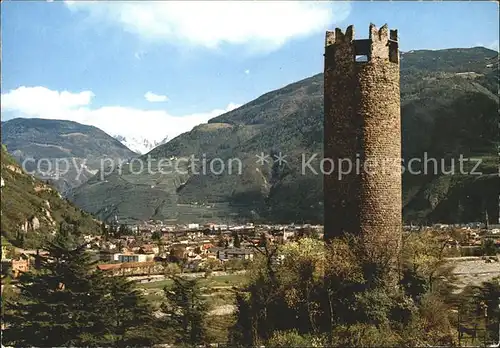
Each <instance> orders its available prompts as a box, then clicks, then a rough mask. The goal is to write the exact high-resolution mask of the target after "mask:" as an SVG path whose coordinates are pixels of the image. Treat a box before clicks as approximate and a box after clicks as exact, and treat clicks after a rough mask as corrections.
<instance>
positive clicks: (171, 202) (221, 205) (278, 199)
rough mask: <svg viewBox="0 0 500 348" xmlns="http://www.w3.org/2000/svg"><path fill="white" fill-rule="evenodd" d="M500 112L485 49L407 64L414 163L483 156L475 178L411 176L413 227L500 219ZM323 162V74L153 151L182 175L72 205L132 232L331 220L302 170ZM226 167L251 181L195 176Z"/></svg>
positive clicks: (85, 188) (407, 197)
mask: <svg viewBox="0 0 500 348" xmlns="http://www.w3.org/2000/svg"><path fill="white" fill-rule="evenodd" d="M498 103H499V98H498V52H495V51H492V50H489V49H486V48H482V47H476V48H471V49H447V50H436V51H430V50H421V51H411V52H406V53H403V54H402V55H401V111H402V146H403V153H402V156H403V159H405V160H408V159H410V158H414V157H420V158H422V156H424V155H427V156H429V157H431V156H432V157H435V158H443V159H444V160H446V161H447V162H446V163H447V164H446V167H449V166H450V165H451V161H452V160H453V159H455V158H458V156H459V155H460V154H462V155H463V156H465V157H468V158H472V157H473V158H478V159H479V160H480V162H481V163H480V165H479V167H478V168H476V170H477V171H481V173H482V174H481V175H461V174H459V173H458V174H456V175H439V174H428V175H409V174H408V173H405V175H404V176H403V196H404V201H403V205H404V217H405V220H406V221H409V222H417V223H428V222H432V221H443V222H456V221H473V220H483V219H484V215H485V212H486V211H488V214H489V216H490V217H495V216H498V194H499V192H498V191H499V188H500V183H499V177H498V167H497V163H498V156H497V146H498V145H499V137H498V126H497V122H498V120H497V116H498V113H497V110H498ZM280 152H281V153H282V155H285V156H286V161H287V163H281V164H280V163H278V162H277V161H268V162H269V163H263V164H264V165H260V164H259V163H258V162H257V161H256V160H257V159H258V158H257V157H256V155H259V154H261V153H262V154H265V155H267V156H270V157H269V159H273V158H274V159H276V156H279V154H280ZM314 154H317V156H318V157H317V159H319V158H322V155H323V75H322V74H318V75H315V76H313V77H310V78H307V79H304V80H302V81H299V82H296V83H293V84H290V85H288V86H286V87H284V88H281V89H278V90H275V91H272V92H269V93H266V94H264V95H262V96H261V97H259V98H257V99H255V100H253V101H251V102H249V103H247V104H245V105H243V106H241V107H239V108H237V109H235V110H233V111H231V112H228V113H226V114H223V115H221V116H218V117H216V118H213V119H211V120H210V121H209V122H208V123H207V124H202V125H199V126H197V127H195V128H194V129H193V130H191V131H190V132H186V133H184V134H181V135H179V136H178V137H176V138H174V139H172V140H170V141H169V142H167V143H166V144H163V145H160V146H158V147H156V148H154V149H153V150H152V151H151V152H149V153H148V156H150V157H151V158H153V159H154V160H155V162H154V163H153V168H156V169H157V171H158V169H159V168H160V167H161V166H162V165H163V164H162V163H161V162H159V161H160V160H161V159H172V158H174V160H173V162H172V163H170V164H171V165H173V166H175V165H180V166H181V168H183V170H180V171H179V170H178V171H177V172H174V173H170V174H160V173H158V172H157V173H155V174H151V173H150V174H147V173H143V174H136V173H137V170H136V169H137V168H134V167H130V166H129V167H122V168H115V171H113V172H112V173H109V174H107V175H106V176H105V178H104V180H101V179H100V178H99V177H98V176H96V177H94V178H92V179H90V180H89V181H88V182H86V183H85V184H84V185H81V186H80V187H77V188H75V189H74V190H72V191H71V192H70V194H69V198H70V199H72V200H73V201H74V202H75V203H76V204H78V205H79V206H81V207H83V208H84V209H86V210H88V211H90V212H92V213H94V214H97V216H99V217H100V218H103V219H106V218H108V217H109V216H114V215H117V216H119V217H120V218H121V219H128V220H129V221H131V222H132V221H137V220H148V219H162V220H165V219H171V220H172V221H177V222H183V221H207V220H216V219H217V220H245V219H253V220H259V219H260V220H265V221H310V222H321V221H322V219H323V208H322V195H323V192H322V177H321V175H314V173H313V172H311V171H307V172H306V173H304V174H303V173H302V172H301V169H302V168H301V167H302V158H301V156H302V155H305V156H306V158H310V156H313V155H314ZM191 156H194V157H192V158H191V160H190V159H189V158H190V157H191ZM175 158H176V159H175ZM215 158H217V160H216V161H218V162H217V163H218V165H219V166H220V161H222V162H223V163H225V164H228V163H229V161H230V160H232V159H233V160H235V159H238V161H241V166H242V168H243V170H242V173H241V175H236V174H234V173H229V172H228V170H227V168H226V170H225V171H223V172H222V173H221V174H215V173H210V172H208V173H207V174H206V175H200V174H196V172H197V171H198V170H201V169H202V168H201V167H200V166H202V165H203V159H205V160H206V163H207V165H208V164H210V163H212V162H211V161H213V160H214V159H215ZM142 159H143V160H146V156H143V157H142ZM196 159H198V161H197V166H195V167H193V166H192V165H191V162H193V160H196ZM318 162H319V161H316V162H315V165H316V166H317V165H318ZM213 163H215V161H214V162H213ZM234 163H235V162H234V161H233V164H234ZM238 163H239V162H238ZM471 163H472V162H470V163H469V165H471ZM155 166H156V167H155ZM193 168H195V170H193ZM316 168H317V167H316ZM184 169H185V170H184ZM236 169H237V168H236ZM469 169H472V168H469Z"/></svg>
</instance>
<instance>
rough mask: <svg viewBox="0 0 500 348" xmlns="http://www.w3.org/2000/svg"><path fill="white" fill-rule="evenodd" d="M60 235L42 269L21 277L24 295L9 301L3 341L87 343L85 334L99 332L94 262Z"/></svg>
mask: <svg viewBox="0 0 500 348" xmlns="http://www.w3.org/2000/svg"><path fill="white" fill-rule="evenodd" d="M84 248H85V246H77V247H76V248H75V247H73V246H71V245H70V244H69V240H68V239H67V237H66V236H65V235H63V234H58V235H57V236H56V238H55V240H54V241H52V242H49V243H48V245H47V246H46V249H47V250H48V251H49V256H48V257H44V258H42V259H41V266H42V270H41V271H40V272H39V273H38V274H36V273H33V272H28V273H25V274H23V275H22V276H21V277H20V279H19V285H18V287H19V290H20V294H19V298H18V299H17V300H16V301H13V302H8V303H7V304H6V307H7V308H6V310H7V311H8V315H6V316H5V318H4V320H5V323H6V324H7V325H8V327H7V329H6V330H5V331H4V335H3V336H4V342H6V343H7V344H10V345H15V346H19V345H22V346H26V345H29V346H52V347H56V346H67V345H82V344H84V342H83V341H84V339H83V335H84V334H88V333H92V332H94V331H95V326H94V325H95V322H96V320H95V319H96V318H95V315H96V312H95V311H94V310H92V306H93V303H96V302H97V301H98V300H99V297H98V296H97V294H96V293H95V292H93V291H92V284H93V281H94V280H96V279H95V277H96V275H93V274H91V273H90V272H89V270H90V268H91V267H92V262H91V261H90V258H89V256H88V254H86V253H85V251H84Z"/></svg>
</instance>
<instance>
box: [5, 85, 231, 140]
mask: <svg viewBox="0 0 500 348" xmlns="http://www.w3.org/2000/svg"><path fill="white" fill-rule="evenodd" d="M93 97H94V94H93V93H92V92H91V91H83V92H79V93H72V92H67V91H63V92H58V91H52V90H50V89H48V88H46V87H40V86H39V87H24V86H23V87H19V88H17V89H15V90H11V91H9V92H7V93H4V94H2V104H1V108H2V115H4V112H12V114H13V115H14V116H15V117H27V118H46V119H59V120H71V121H75V122H79V123H82V124H87V125H93V126H96V127H98V128H100V129H102V130H104V131H105V132H107V133H108V134H110V135H118V134H119V135H123V136H126V137H128V136H131V137H141V136H142V137H145V138H147V139H149V140H156V141H160V140H162V139H164V138H165V137H168V139H173V138H175V137H176V136H177V135H179V134H181V133H184V132H187V131H189V130H191V129H192V128H193V127H194V126H196V125H198V124H201V123H206V122H207V121H208V120H209V119H211V118H213V117H216V116H218V115H220V114H223V113H225V112H227V111H231V110H233V109H235V108H237V107H239V106H240V105H238V104H234V103H229V104H228V105H227V106H226V107H225V108H221V109H215V110H211V111H207V112H202V113H196V114H190V115H182V116H174V115H170V114H169V113H167V112H166V111H163V110H142V109H135V108H130V107H125V106H103V107H99V108H92V106H91V102H92V98H93Z"/></svg>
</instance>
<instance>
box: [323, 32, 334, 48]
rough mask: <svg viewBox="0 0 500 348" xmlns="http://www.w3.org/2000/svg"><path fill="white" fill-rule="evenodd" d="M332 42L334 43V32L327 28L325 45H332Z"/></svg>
mask: <svg viewBox="0 0 500 348" xmlns="http://www.w3.org/2000/svg"><path fill="white" fill-rule="evenodd" d="M334 43H335V32H334V31H331V30H329V31H327V32H326V39H325V47H328V46H330V45H333V44H334Z"/></svg>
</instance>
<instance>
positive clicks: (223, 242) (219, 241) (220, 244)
mask: <svg viewBox="0 0 500 348" xmlns="http://www.w3.org/2000/svg"><path fill="white" fill-rule="evenodd" d="M226 245H227V241H226V239H224V237H223V236H222V234H219V237H218V239H217V246H218V247H219V248H224V247H225V246H226Z"/></svg>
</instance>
